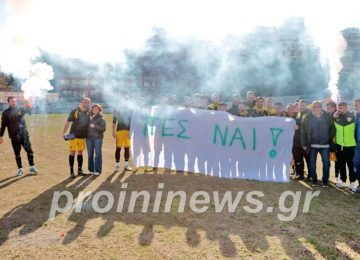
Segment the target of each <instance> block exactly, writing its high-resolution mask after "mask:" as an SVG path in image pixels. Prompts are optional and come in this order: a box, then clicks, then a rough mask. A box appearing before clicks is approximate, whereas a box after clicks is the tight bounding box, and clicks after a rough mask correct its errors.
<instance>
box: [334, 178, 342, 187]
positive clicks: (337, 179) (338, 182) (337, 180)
mask: <svg viewBox="0 0 360 260" xmlns="http://www.w3.org/2000/svg"><path fill="white" fill-rule="evenodd" d="M340 183H341V180H340V178H335V185H336V186H337V185H338V184H340Z"/></svg>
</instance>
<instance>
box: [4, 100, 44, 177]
mask: <svg viewBox="0 0 360 260" xmlns="http://www.w3.org/2000/svg"><path fill="white" fill-rule="evenodd" d="M7 101H8V104H9V108H8V109H6V110H5V111H4V112H3V113H2V116H1V129H0V144H1V143H3V141H4V140H3V136H4V133H5V129H6V128H7V129H8V134H9V137H10V139H11V145H12V148H13V150H14V154H15V159H16V164H17V166H18V172H17V175H18V176H21V175H22V174H23V168H22V162H21V155H20V152H21V147H23V148H24V150H25V151H26V153H27V157H28V161H29V165H30V173H32V174H37V173H38V170H37V169H36V167H35V164H34V153H33V150H32V148H31V143H30V138H29V133H28V131H27V129H26V124H25V118H24V116H25V114H26V113H28V112H29V110H30V105H29V103H27V104H28V106H27V108H26V109H24V108H18V107H17V102H16V99H15V97H8V99H7Z"/></svg>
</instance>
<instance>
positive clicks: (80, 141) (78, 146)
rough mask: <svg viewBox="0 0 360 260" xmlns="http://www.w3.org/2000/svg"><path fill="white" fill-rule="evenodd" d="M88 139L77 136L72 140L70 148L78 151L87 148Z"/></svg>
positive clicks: (72, 150)
mask: <svg viewBox="0 0 360 260" xmlns="http://www.w3.org/2000/svg"><path fill="white" fill-rule="evenodd" d="M85 144H86V139H85V138H75V139H72V140H70V142H69V149H70V151H71V152H78V151H80V152H81V151H84V150H85Z"/></svg>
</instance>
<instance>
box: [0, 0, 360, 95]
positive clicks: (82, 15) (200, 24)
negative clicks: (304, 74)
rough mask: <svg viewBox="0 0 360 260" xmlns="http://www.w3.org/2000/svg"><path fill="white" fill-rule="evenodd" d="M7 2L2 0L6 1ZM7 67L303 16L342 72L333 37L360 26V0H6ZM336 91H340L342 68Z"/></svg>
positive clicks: (3, 46)
mask: <svg viewBox="0 0 360 260" xmlns="http://www.w3.org/2000/svg"><path fill="white" fill-rule="evenodd" d="M0 1H1V0H0ZM2 2H3V3H1V7H0V8H4V7H5V8H6V10H7V11H6V12H3V13H4V14H2V13H0V15H3V17H1V18H0V70H2V71H4V72H6V73H13V74H15V76H19V77H20V78H28V76H27V75H26V73H28V72H29V70H30V65H31V60H32V58H34V57H35V56H36V52H37V48H41V49H44V50H46V51H48V52H52V53H56V54H59V55H61V56H63V57H72V58H83V59H85V60H87V61H91V62H95V63H102V62H107V61H116V62H119V61H120V60H121V59H122V58H123V57H122V55H123V50H124V49H125V48H140V47H141V46H143V44H144V42H145V39H146V38H147V37H148V36H149V34H150V33H151V28H153V27H163V28H165V30H166V31H167V32H168V33H169V36H170V37H173V36H176V37H180V38H191V37H194V36H195V37H197V38H199V39H200V40H205V41H209V42H212V43H221V41H222V39H224V38H225V37H226V36H227V35H229V34H234V35H243V34H244V33H248V32H250V31H252V30H253V29H254V28H255V27H256V26H258V25H266V26H277V25H279V24H281V23H282V22H283V21H284V20H285V19H287V18H289V17H304V18H305V22H306V26H307V28H308V30H309V32H310V33H311V37H313V38H314V41H315V44H316V45H317V46H319V47H320V50H321V52H322V54H323V60H324V63H327V62H330V65H331V66H332V68H331V70H332V71H336V68H334V67H333V66H336V65H335V64H336V62H335V60H336V58H335V57H337V54H336V53H335V54H334V51H333V48H332V47H331V46H333V42H335V41H336V37H334V36H336V35H338V34H339V32H340V31H342V30H343V29H345V28H347V27H360V16H359V14H358V10H360V1H358V0H343V1H341V2H339V1H333V2H331V1H327V2H326V3H324V2H322V1H313V0H298V1H288V0H273V1H264V0H263V1H261V0H252V1H238V0H198V1H193V0H182V1H180V0H178V1H175V0H172V1H169V0H153V1H146V0H133V1H116V0H91V1H88V0H76V1H73V0H52V1H47V0H2ZM356 10H357V11H356ZM332 75H334V76H332V77H331V83H330V86H331V87H330V89H331V90H332V91H333V95H334V96H335V95H337V93H336V88H334V87H333V86H335V84H336V83H335V81H336V76H335V75H336V73H335V72H334V73H332Z"/></svg>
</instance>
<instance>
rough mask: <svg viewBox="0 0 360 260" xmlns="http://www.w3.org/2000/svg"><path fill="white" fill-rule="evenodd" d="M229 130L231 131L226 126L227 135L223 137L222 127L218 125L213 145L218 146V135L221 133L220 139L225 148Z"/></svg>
mask: <svg viewBox="0 0 360 260" xmlns="http://www.w3.org/2000/svg"><path fill="white" fill-rule="evenodd" d="M228 130H229V128H228V127H227V126H225V133H224V135H223V134H222V132H221V129H220V126H219V125H217V124H216V125H215V127H214V138H213V144H216V142H217V133H219V135H220V139H221V145H222V146H225V145H226V139H227V135H228Z"/></svg>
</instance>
